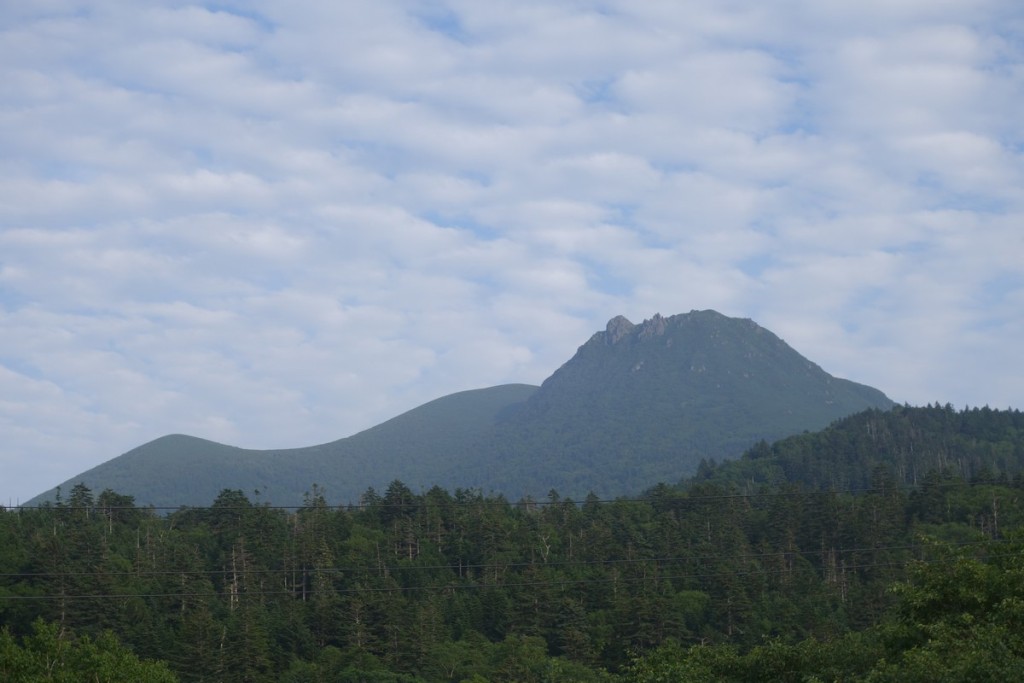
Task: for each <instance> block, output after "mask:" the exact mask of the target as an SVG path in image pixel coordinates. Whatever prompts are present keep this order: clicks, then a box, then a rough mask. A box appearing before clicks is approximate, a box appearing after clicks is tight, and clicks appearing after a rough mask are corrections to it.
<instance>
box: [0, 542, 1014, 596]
mask: <svg viewBox="0 0 1024 683" xmlns="http://www.w3.org/2000/svg"><path fill="white" fill-rule="evenodd" d="M1017 556H1019V555H1018V554H1017V553H1006V554H995V555H990V556H989V558H990V559H993V558H999V557H1017ZM959 559H960V558H955V557H954V558H937V559H931V560H928V559H917V560H913V562H915V563H917V564H919V565H921V564H923V565H936V564H949V563H954V562H956V561H958V560H959ZM907 564H908V562H904V561H889V562H869V563H861V564H854V565H846V566H843V567H842V568H841V571H842V572H847V571H858V570H862V569H876V568H886V567H905V566H906V565H907ZM837 571H839V570H837ZM808 573H814V574H817V573H818V569H817V568H813V567H794V568H786V569H765V568H761V569H749V570H731V571H718V572H698V573H684V574H672V575H652V576H641V577H636V576H633V577H628V576H625V577H624V576H617V577H601V578H577V579H571V578H567V579H559V580H544V581H519V582H495V583H465V582H463V583H454V584H452V583H450V584H446V585H443V586H442V585H436V586H360V587H355V588H331V589H330V590H327V591H322V590H317V589H315V588H308V589H305V590H299V589H291V590H272V591H271V590H264V589H260V590H255V591H253V590H239V591H237V592H232V591H202V592H200V591H175V592H167V593H83V594H77V595H66V594H63V595H62V594H60V593H51V594H42V595H0V600H8V601H40V600H124V599H135V598H139V599H155V598H203V597H205V598H229V599H243V598H244V599H249V598H261V597H267V596H281V595H289V596H292V597H301V596H305V599H306V600H307V601H308V600H309V599H311V598H314V597H316V596H318V595H326V596H331V595H338V596H342V595H358V594H364V593H412V592H427V591H432V592H440V593H444V592H452V591H456V590H483V589H489V588H498V589H502V590H508V589H517V588H540V587H566V586H586V585H599V584H609V583H612V584H615V583H626V584H632V583H643V582H656V583H660V582H665V581H685V580H693V579H713V578H724V577H730V576H732V577H740V576H766V577H767V576H773V575H780V574H808ZM377 578H383V577H377Z"/></svg>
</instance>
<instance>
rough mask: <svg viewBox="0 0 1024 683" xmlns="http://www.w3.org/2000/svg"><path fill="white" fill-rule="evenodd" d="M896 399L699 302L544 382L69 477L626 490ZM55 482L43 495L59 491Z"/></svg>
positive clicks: (283, 496)
mask: <svg viewBox="0 0 1024 683" xmlns="http://www.w3.org/2000/svg"><path fill="white" fill-rule="evenodd" d="M892 405H893V403H892V401H890V400H889V399H888V398H887V397H886V396H885V395H884V394H883V393H882V392H880V391H878V390H877V389H873V388H871V387H867V386H864V385H861V384H857V383H854V382H850V381H848V380H843V379H837V378H835V377H832V376H831V375H829V374H828V373H826V372H825V371H824V370H822V369H821V368H820V367H818V366H817V365H815V364H814V363H812V362H810V361H809V360H807V359H806V358H804V357H803V356H801V355H800V354H799V353H797V352H796V351H795V350H793V349H792V348H791V347H789V346H788V345H787V344H786V343H785V342H783V341H782V340H781V339H779V338H778V337H777V336H775V335H774V334H772V333H771V332H769V331H768V330H766V329H764V328H762V327H760V326H758V325H757V324H756V323H754V322H752V321H750V320H745V319H737V318H729V317H726V316H723V315H721V314H719V313H716V312H715V311H693V312H691V313H688V314H683V315H675V316H671V317H667V318H666V317H662V316H660V315H655V316H654V317H653V318H651V319H650V320H646V321H644V322H643V323H641V324H639V325H634V324H633V323H631V322H630V321H628V320H626V319H625V318H623V317H621V316H620V317H616V318H613V319H612V320H611V321H610V322H609V323H608V325H607V327H606V329H605V330H604V331H602V332H598V333H596V334H594V335H593V336H592V337H591V339H590V340H589V341H587V342H586V343H585V344H584V345H583V346H581V347H580V348H579V350H578V351H577V353H576V354H575V356H573V358H572V359H570V360H569V361H568V362H567V363H565V365H563V366H562V367H561V368H559V369H558V370H557V371H556V372H555V373H554V374H553V375H552V376H551V377H549V378H548V379H547V380H545V382H544V383H543V384H542V385H541V386H540V387H539V388H538V387H533V386H528V385H505V386H499V387H492V388H489V389H480V390H475V391H467V392H460V393H457V394H452V395H450V396H445V397H442V398H439V399H437V400H435V401H431V402H429V403H427V404H425V405H423V406H420V407H419V408H416V409H414V410H411V411H409V412H407V413H404V414H402V415H400V416H398V417H396V418H393V419H392V420H389V421H387V422H384V423H382V424H380V425H378V426H376V427H373V428H372V429H368V430H366V431H364V432H360V433H358V434H355V435H353V436H350V437H348V438H345V439H341V440H338V441H333V442H331V443H327V444H322V445H319V446H311V447H307V448H296V449H286V450H273V451H258V450H246V449H240V448H234V447H231V446H225V445H222V444H217V443H213V442H210V441H205V440H202V439H196V438H193V437H187V436H167V437H163V438H160V439H157V440H155V441H152V442H150V443H148V444H144V445H142V446H139V447H138V448H136V449H134V450H132V451H129V452H128V453H125V454H124V455H121V456H119V457H117V458H114V459H113V460H111V461H109V462H106V463H104V464H102V465H100V466H98V467H96V468H94V469H92V470H89V471H87V472H84V473H82V474H81V475H78V476H76V477H72V478H71V479H69V480H68V481H67V482H64V483H63V484H62V485H61V487H62V489H63V490H65V491H67V490H70V488H71V487H72V486H74V484H76V483H79V482H84V483H85V484H86V485H87V486H89V487H90V488H91V489H93V490H95V491H101V490H103V489H105V488H112V489H114V490H116V491H118V492H119V493H124V494H129V495H134V496H135V497H136V500H137V501H138V502H139V503H142V504H153V505H158V506H166V505H171V506H176V505H206V504H209V502H210V501H212V500H213V498H214V497H215V496H216V494H217V493H218V492H219V491H220V490H222V489H224V488H237V489H241V490H243V491H244V492H245V493H246V494H247V495H250V494H252V493H253V492H254V491H256V490H259V491H260V492H261V493H260V496H259V498H258V499H259V500H261V501H270V502H273V503H275V504H281V505H293V504H300V503H301V502H302V498H303V494H304V492H306V491H308V490H310V488H311V486H312V485H313V484H318V485H319V486H321V487H322V488H323V489H325V490H326V494H327V497H328V499H329V500H330V501H332V502H341V503H346V502H356V501H358V500H359V498H360V496H361V494H362V493H363V492H364V491H365V490H366V489H367V488H368V487H371V486H372V487H376V488H378V489H381V488H383V487H385V486H387V484H388V483H389V482H390V481H392V480H394V479H399V480H401V481H403V482H404V483H405V484H407V485H408V486H410V487H411V488H413V489H414V490H416V489H426V488H429V487H430V486H433V485H440V486H442V487H444V488H448V489H454V488H457V487H463V488H482V489H484V490H485V491H494V492H500V493H504V494H506V495H507V496H510V497H514V498H518V497H520V496H524V495H533V496H543V495H545V494H546V493H547V492H548V491H549V490H551V489H554V490H557V491H559V492H560V493H561V494H563V495H570V496H574V497H582V496H585V495H586V494H587V493H588V492H595V493H598V494H599V495H602V496H606V495H619V494H628V493H634V492H637V491H639V490H641V489H643V488H646V487H648V486H651V485H653V484H656V483H659V482H671V481H678V480H679V479H680V478H681V477H684V476H687V475H690V474H693V473H694V472H695V471H696V470H697V468H698V466H699V464H700V463H701V461H702V460H704V459H708V458H719V459H720V458H726V457H739V456H740V455H741V454H742V453H743V452H744V451H745V450H746V449H747V448H749V447H750V446H751V445H752V444H754V443H756V442H758V441H759V440H775V439H778V438H781V437H784V436H787V435H790V434H795V433H799V432H802V431H805V430H817V429H821V428H822V427H825V426H826V425H828V424H829V423H831V422H832V421H834V420H837V419H839V418H842V417H844V416H847V415H850V414H852V413H855V412H858V411H862V410H865V409H868V408H880V409H888V408H890V407H892ZM54 496H55V490H51V491H48V492H46V493H44V494H42V495H41V496H38V497H37V498H36V499H33V501H30V503H31V504H34V503H38V502H41V501H44V500H52V499H53V498H54Z"/></svg>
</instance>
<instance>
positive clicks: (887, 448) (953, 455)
mask: <svg viewBox="0 0 1024 683" xmlns="http://www.w3.org/2000/svg"><path fill="white" fill-rule="evenodd" d="M936 472H942V473H945V474H946V475H949V476H956V477H959V478H961V479H964V480H968V481H977V480H981V481H994V480H997V479H1002V480H1008V479H1010V478H1012V477H1016V476H1019V475H1021V474H1022V473H1024V413H1021V412H1020V411H1019V410H1002V411H1001V410H992V409H991V408H988V407H984V408H972V409H964V410H961V411H958V410H954V409H953V407H952V406H950V405H946V406H939V405H935V406H924V407H910V406H896V407H894V408H893V409H892V410H889V411H882V410H877V409H876V410H866V411H863V412H860V413H857V414H854V415H851V416H849V417H846V418H844V419H842V420H839V421H837V422H835V423H834V424H832V425H831V426H829V427H828V428H827V429H824V430H821V431H819V432H813V433H808V434H800V435H796V436H791V437H789V438H786V439H782V440H780V441H777V442H775V443H773V444H770V445H769V444H768V443H765V442H762V443H759V444H757V445H755V446H754V447H753V448H751V449H750V450H748V451H747V452H746V453H744V455H743V457H742V458H740V459H738V460H734V461H729V462H723V463H721V464H718V465H715V464H713V463H710V462H706V463H703V464H702V466H701V467H700V469H699V472H698V475H697V476H696V477H695V478H694V479H693V480H692V481H693V482H697V481H700V482H714V483H718V484H724V485H731V486H741V487H745V488H750V487H757V486H763V485H772V486H774V485H780V484H783V483H795V484H800V485H801V486H805V487H808V488H811V489H818V490H831V489H840V490H851V489H868V488H872V487H875V486H878V485H879V482H888V483H889V485H893V484H895V485H899V486H918V485H920V484H922V483H924V482H925V481H926V478H927V477H928V476H934V474H935V473H936Z"/></svg>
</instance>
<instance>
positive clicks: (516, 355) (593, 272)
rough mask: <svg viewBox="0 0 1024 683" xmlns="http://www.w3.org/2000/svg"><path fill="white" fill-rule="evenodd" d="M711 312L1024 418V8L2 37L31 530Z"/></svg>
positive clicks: (20, 471) (290, 6)
mask: <svg viewBox="0 0 1024 683" xmlns="http://www.w3.org/2000/svg"><path fill="white" fill-rule="evenodd" d="M694 309H697V310H703V309H715V310H717V311H719V312H721V313H724V314H726V315H730V316H735V317H742V318H751V319H753V320H754V321H755V322H757V323H758V324H760V325H762V326H763V327H766V328H768V329H769V330H771V331H773V332H774V333H776V334H777V335H779V336H780V337H782V338H783V339H784V340H785V341H786V342H787V343H789V344H790V345H791V346H792V347H793V348H795V349H796V350H797V351H799V352H800V353H801V354H803V355H804V356H806V357H807V358H809V359H810V360H812V361H814V362H816V363H817V364H819V365H820V366H822V367H823V368H824V369H825V370H826V371H827V372H829V373H831V374H833V375H836V376H839V377H844V378H847V379H852V380H854V381H857V382H861V383H864V384H869V385H871V386H875V387H877V388H879V389H881V390H882V391H884V392H885V393H886V394H888V395H889V396H890V397H891V398H892V399H894V400H896V401H897V402H900V403H909V404H911V405H923V404H927V403H932V402H939V403H942V404H946V403H951V404H953V405H954V406H955V407H957V408H962V407H965V406H984V405H989V406H991V407H993V408H1007V407H1014V408H1018V409H1022V408H1024V400H1022V397H1024V362H1022V357H1021V353H1022V352H1021V349H1022V348H1024V344H1022V339H1024V5H1022V4H1021V3H1020V2H1019V0H857V1H856V2H854V1H852V0H849V1H846V0H807V1H798V0H777V1H775V2H764V1H763V0H672V1H668V0H644V2H635V1H634V0H607V1H596V0H595V1H591V0H564V1H562V0H543V1H535V0H484V1H481V0H452V1H445V0H425V1H423V2H418V1H415V0H403V1H393V0H368V1H363V0H345V1H344V2H338V1H337V0H290V1H288V2H284V1H278V0H245V1H244V2H241V1H235V0H226V1H224V2H216V3H189V2H148V1H145V0H114V1H109V0H96V1H95V2H74V1H64V0H33V1H32V2H7V3H2V4H0V504H7V505H10V504H17V503H18V502H24V501H26V500H27V499H28V498H31V497H32V496H34V495H36V494H38V493H41V492H42V491H44V490H46V489H48V488H50V487H52V486H55V485H56V484H58V483H60V482H62V481H64V480H66V479H68V478H70V477H72V476H74V475H75V474H78V473H80V472H83V471H85V470H87V469H89V468H91V467H93V466H95V465H98V464H100V463H102V462H104V461H106V460H109V459H111V458H113V457H115V456H117V455H119V454H121V453H124V452H125V451H128V450H130V449H131V448H134V447H135V446H138V445H141V444H142V443H145V442H147V441H149V440H151V439H154V438H157V437H159V436H162V435H164V434H169V433H185V434H191V435H194V436H200V437H204V438H208V439H212V440H215V441H220V442H223V443H229V444H232V445H236V446H243V447H249V448H282V447H292V446H296V447H297V446H307V445H313V444H316V443H323V442H326V441H332V440H335V439H338V438H341V437H344V436H348V435H351V434H353V433H356V432H358V431H360V430H362V429H366V428H368V427H371V426H373V425H375V424H378V423H380V422H382V421H384V420H386V419H388V418H391V417H394V416H396V415H398V414H400V413H402V412H404V411H405V410H408V409H411V408H413V407H415V406H417V405H420V404H422V403H425V402H426V401H429V400H431V399H434V398H437V397H440V396H444V395H447V394H450V393H453V392H456V391H462V390H466V389H475V388H480V387H487V386H494V385H498V384H504V383H510V382H524V383H531V384H539V383H540V382H542V381H543V380H544V379H545V378H546V377H548V376H549V375H551V374H552V373H553V372H554V371H555V370H556V369H557V368H558V367H559V366H560V365H561V364H562V363H564V362H565V361H567V360H568V359H569V358H571V357H572V355H573V353H575V351H576V349H577V348H578V347H579V346H580V345H581V344H583V343H584V342H586V341H587V339H588V338H589V337H590V336H591V335H592V334H593V333H594V332H596V331H599V330H602V329H604V327H605V324H606V323H607V321H608V320H609V319H610V318H612V317H614V316H617V315H620V314H621V315H625V316H626V317H627V318H629V319H630V320H632V321H633V322H635V323H639V322H641V321H643V320H644V319H647V318H650V317H652V316H653V315H654V314H655V313H660V314H662V315H666V316H668V315H672V314H677V313H685V312H688V311H690V310H694Z"/></svg>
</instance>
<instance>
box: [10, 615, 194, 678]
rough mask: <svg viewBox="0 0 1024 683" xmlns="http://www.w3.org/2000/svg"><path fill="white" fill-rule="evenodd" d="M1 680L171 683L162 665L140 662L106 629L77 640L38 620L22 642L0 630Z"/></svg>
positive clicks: (168, 673)
mask: <svg viewBox="0 0 1024 683" xmlns="http://www.w3.org/2000/svg"><path fill="white" fill-rule="evenodd" d="M0 680H3V681H4V682H5V683H36V682H37V681H38V682H42V681H53V682H54V683H81V682H82V681H95V682H96V683H175V682H176V681H177V680H178V679H177V678H176V677H175V676H174V674H173V673H171V671H170V670H169V669H168V668H167V666H166V665H165V664H164V663H162V662H146V661H142V660H140V659H139V658H138V657H136V656H135V655H134V654H132V652H131V651H130V650H128V649H126V648H124V647H123V646H122V645H121V644H120V643H118V641H117V639H116V638H115V637H114V635H113V634H112V633H110V632H109V631H107V632H104V633H102V634H100V635H99V636H98V637H96V638H95V639H90V638H89V637H88V636H82V637H79V638H76V637H74V636H73V635H71V634H69V633H67V632H65V631H63V630H62V629H61V628H60V627H59V626H58V625H57V624H48V623H45V622H43V621H42V620H37V621H36V622H35V623H34V624H33V627H32V632H31V633H30V634H29V635H27V636H25V637H24V638H23V639H22V642H21V643H19V642H18V639H16V638H15V637H14V636H12V635H11V633H10V631H9V630H8V629H7V628H4V629H3V630H0Z"/></svg>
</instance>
